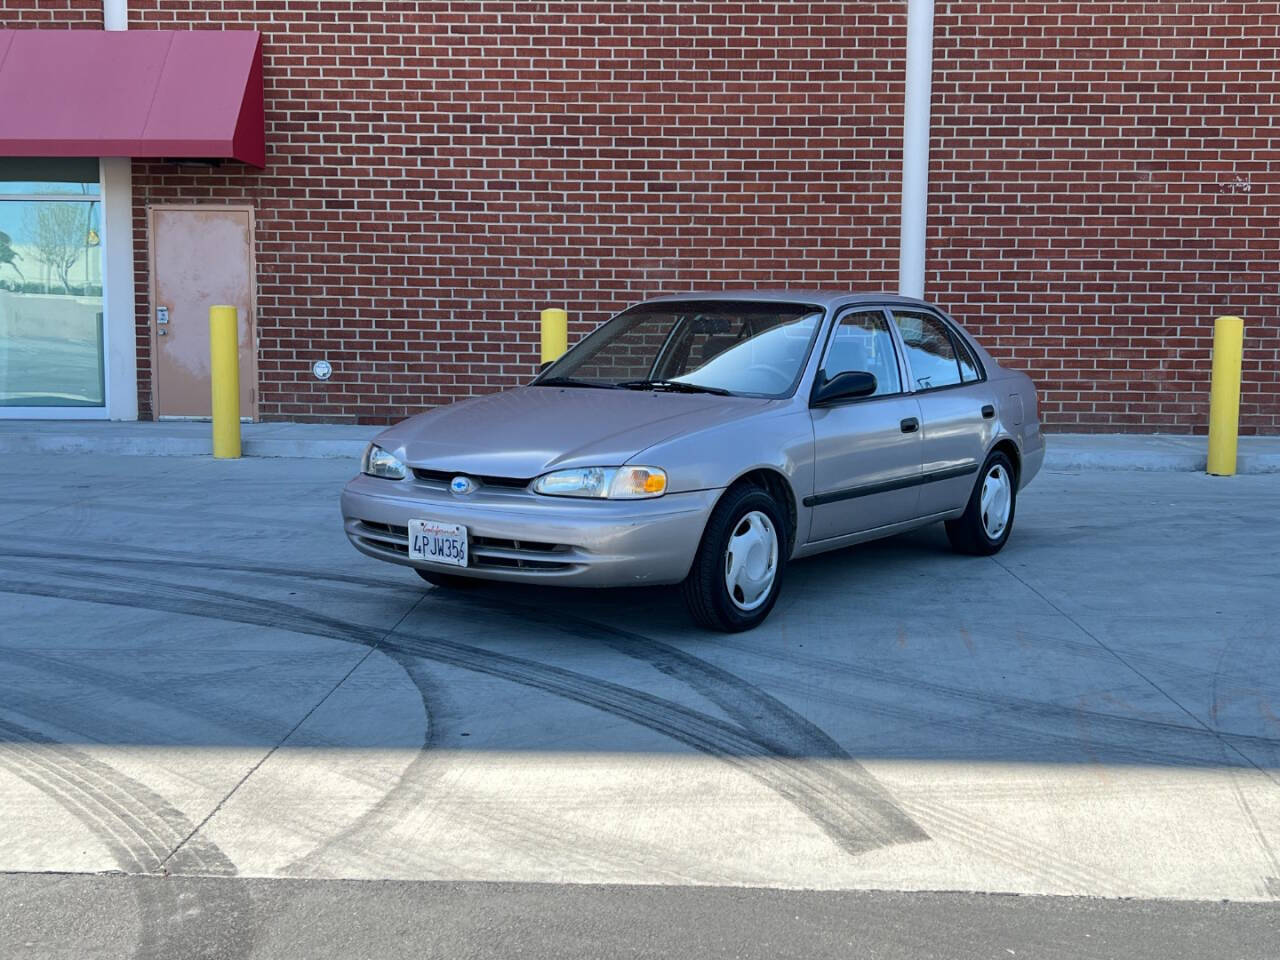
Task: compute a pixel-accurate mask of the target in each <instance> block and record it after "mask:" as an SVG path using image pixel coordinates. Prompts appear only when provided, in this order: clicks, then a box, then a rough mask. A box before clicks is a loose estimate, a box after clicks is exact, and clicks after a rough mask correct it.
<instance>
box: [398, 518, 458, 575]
mask: <svg viewBox="0 0 1280 960" xmlns="http://www.w3.org/2000/svg"><path fill="white" fill-rule="evenodd" d="M409 559H410V560H427V561H429V562H431V563H444V564H448V565H450V566H454V567H465V566H466V565H467V528H466V527H463V526H459V525H457V524H453V523H436V522H435V521H434V520H410V521H409Z"/></svg>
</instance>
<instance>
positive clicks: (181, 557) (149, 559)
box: [0, 534, 423, 596]
mask: <svg viewBox="0 0 1280 960" xmlns="http://www.w3.org/2000/svg"><path fill="white" fill-rule="evenodd" d="M5 540H11V541H13V542H15V543H18V544H20V546H17V547H15V548H14V549H10V550H6V551H5V553H4V555H5V557H22V558H24V559H31V560H53V561H57V562H59V563H76V564H81V565H86V564H102V565H104V566H108V567H115V566H120V565H122V564H125V565H131V566H140V567H160V568H162V569H166V570H168V569H173V568H184V569H194V570H216V571H219V572H226V573H245V574H262V575H266V576H275V577H288V578H290V579H294V580H307V581H317V582H325V583H336V584H344V585H348V586H349V585H355V586H359V587H370V588H373V589H376V590H386V591H389V592H401V593H412V594H414V595H415V596H417V595H419V594H421V593H422V590H423V588H422V587H418V586H414V585H405V584H403V583H397V582H396V581H394V580H388V579H378V578H375V577H363V576H359V575H356V574H347V573H334V572H333V571H332V570H322V569H319V568H314V569H309V568H305V567H281V566H275V565H272V564H262V563H246V562H244V561H240V560H235V559H232V558H229V557H209V556H206V557H203V558H201V559H192V558H191V554H189V553H183V552H181V551H178V550H161V549H158V548H153V547H146V548H143V547H135V546H132V545H130V544H122V543H109V544H108V543H97V544H95V543H92V542H88V543H86V545H85V546H86V548H87V549H88V548H94V547H97V548H100V549H103V550H111V551H112V552H113V554H118V553H119V551H129V550H132V551H133V552H135V553H141V554H143V556H140V557H131V556H119V555H113V556H112V557H111V558H110V559H107V558H105V557H92V556H85V555H84V554H82V553H65V552H60V551H56V550H32V549H30V548H29V547H27V546H26V545H27V544H29V543H30V540H29V539H27V538H22V539H19V538H17V537H6V536H4V535H2V534H0V542H3V541H5Z"/></svg>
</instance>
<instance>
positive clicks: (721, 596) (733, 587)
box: [683, 486, 787, 633]
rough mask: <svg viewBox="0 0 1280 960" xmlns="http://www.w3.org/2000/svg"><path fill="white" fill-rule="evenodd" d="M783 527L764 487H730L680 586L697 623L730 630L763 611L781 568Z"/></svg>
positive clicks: (745, 626)
mask: <svg viewBox="0 0 1280 960" xmlns="http://www.w3.org/2000/svg"><path fill="white" fill-rule="evenodd" d="M786 544H787V536H786V527H785V526H784V525H783V521H782V511H781V510H780V509H779V507H778V504H777V502H776V501H775V500H774V499H773V497H771V496H770V495H769V494H768V493H766V492H765V491H764V490H761V489H760V488H759V487H754V486H743V487H739V488H737V489H733V490H730V491H729V492H728V493H727V494H725V496H724V497H723V498H721V500H720V502H719V503H718V504H716V508H715V509H714V510H713V511H712V512H711V517H710V519H708V520H707V527H706V530H704V531H703V534H702V542H701V544H699V546H698V553H697V555H696V556H695V557H694V560H693V567H692V569H690V571H689V576H688V577H686V578H685V581H684V585H683V590H684V598H685V603H687V604H688V606H689V612H690V613H691V614H692V615H693V619H694V620H695V621H696V622H697V623H698V625H699V626H703V627H706V628H707V629H709V630H722V631H725V632H729V633H734V632H737V631H740V630H750V629H751V628H752V627H755V626H758V625H759V624H760V623H762V622H763V621H764V619H765V617H767V616H768V615H769V611H770V610H772V609H773V605H774V603H775V602H776V601H777V599H778V591H779V590H780V589H781V587H782V574H783V571H784V570H785V568H786V562H787V557H786Z"/></svg>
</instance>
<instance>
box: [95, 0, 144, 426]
mask: <svg viewBox="0 0 1280 960" xmlns="http://www.w3.org/2000/svg"><path fill="white" fill-rule="evenodd" d="M102 28H103V29H104V30H128V29H129V0H102ZM98 163H99V167H98V169H99V171H100V176H101V179H102V225H103V230H102V266H103V282H102V294H103V314H104V316H103V319H104V321H105V324H106V330H105V331H104V335H105V338H106V342H105V344H104V347H105V350H106V356H105V357H104V360H105V361H106V381H107V416H108V417H109V418H110V419H112V420H137V419H138V352H137V339H138V331H137V328H136V326H135V325H134V316H135V314H134V300H133V296H134V285H133V266H134V259H133V252H134V251H133V167H132V162H131V161H130V159H129V158H128V157H101V158H100V159H99V161H98Z"/></svg>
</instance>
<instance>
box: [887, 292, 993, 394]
mask: <svg viewBox="0 0 1280 960" xmlns="http://www.w3.org/2000/svg"><path fill="white" fill-rule="evenodd" d="M896 311H901V312H902V313H904V314H911V313H919V314H927V315H928V316H931V317H933V318H934V319H935V320H937V321H938V322H939V323H941V324H942V329H943V330H945V331H946V332H947V335H948V336H949V337H950V338H951V348H952V350H956V354H957V357H958V356H959V350H957V349H956V347H957V344H959V345H960V346H963V347H964V349H965V352H966V353H968V354H969V356H970V358H971V359H972V360H973V366H974V369H975V370H977V371H978V379H976V380H964V379H961V380H959V381H957V382H956V383H946V384H943V385H942V386H939V387H920V386H917V385H916V381H915V378H914V377H913V376H911V375H910V374H911V359H910V357H908V356H907V353H906V347H907V345H906V341H905V340H903V341H902V352H903V359H904V360H905V361H906V364H907V374H908V376H907V380H906V382H907V383H908V384H910V386H911V391H910V392H911V393H913V394H914V393H936V392H937V391H939V390H954V389H956V388H957V387H972V386H973V385H974V384H977V383H986V382H987V370H986V367H984V366H983V365H982V360H981V359H979V357H978V352H977V351H976V350H974V349H973V345H972V344H970V343H969V341H968V339H966V337H965V336H964V335H963V334H962V333H961V332H960V329H959V327H958V326H957V325H956V323H955V321H954V320H952V319H951V318H950V317H948V316H947V315H946V314H945V313H943V312H942V311H941V310H936V309H934V308H933V307H930V306H925V305H919V306H917V305H916V304H896V305H894V306H891V307H889V313H890V317H891V320H892V323H893V332H894V336H895V337H897V338H898V339H899V340H901V339H902V331H901V330H899V329H898V321H897V318H896V316H894V313H895V312H896ZM956 372H957V373H959V374H960V375H961V377H962V378H963V376H964V374H963V372H961V370H960V364H959V362H958V361H957V363H956Z"/></svg>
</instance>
